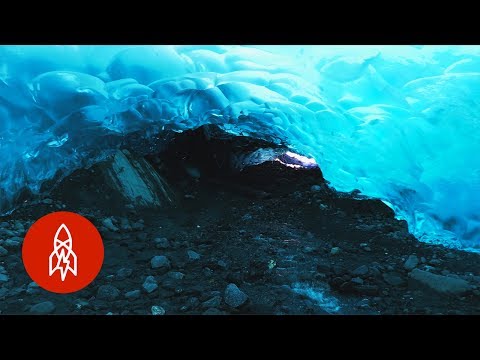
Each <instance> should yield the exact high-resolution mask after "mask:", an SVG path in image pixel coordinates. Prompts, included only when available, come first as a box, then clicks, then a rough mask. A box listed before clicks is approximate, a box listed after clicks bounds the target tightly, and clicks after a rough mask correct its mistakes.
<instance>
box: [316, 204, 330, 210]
mask: <svg viewBox="0 0 480 360" xmlns="http://www.w3.org/2000/svg"><path fill="white" fill-rule="evenodd" d="M318 207H319V208H320V210H327V209H328V206H327V205H325V204H319V205H318Z"/></svg>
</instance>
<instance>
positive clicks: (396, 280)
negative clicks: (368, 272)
mask: <svg viewBox="0 0 480 360" xmlns="http://www.w3.org/2000/svg"><path fill="white" fill-rule="evenodd" d="M383 280H385V282H386V283H387V284H389V285H392V286H403V285H405V284H406V281H405V279H403V278H402V277H401V275H400V274H398V273H395V272H388V273H385V274H383Z"/></svg>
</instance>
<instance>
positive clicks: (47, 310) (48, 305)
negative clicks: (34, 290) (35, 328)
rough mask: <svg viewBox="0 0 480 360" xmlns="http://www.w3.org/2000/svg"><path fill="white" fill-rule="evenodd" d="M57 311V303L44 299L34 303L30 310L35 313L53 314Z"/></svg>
mask: <svg viewBox="0 0 480 360" xmlns="http://www.w3.org/2000/svg"><path fill="white" fill-rule="evenodd" d="M54 311H55V304H54V303H53V302H51V301H44V302H41V303H38V304H35V305H33V306H32V307H31V308H30V312H31V313H34V314H51V313H52V312H54Z"/></svg>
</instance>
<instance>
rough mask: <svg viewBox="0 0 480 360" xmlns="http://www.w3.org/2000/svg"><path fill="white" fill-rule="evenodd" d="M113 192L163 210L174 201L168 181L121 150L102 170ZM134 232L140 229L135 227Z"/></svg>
mask: <svg viewBox="0 0 480 360" xmlns="http://www.w3.org/2000/svg"><path fill="white" fill-rule="evenodd" d="M100 170H101V172H102V173H103V175H104V177H105V180H106V184H107V185H108V186H109V187H110V188H111V190H112V192H115V193H117V194H118V195H119V196H121V197H123V198H125V200H126V202H127V203H131V204H135V205H136V206H138V207H160V206H163V205H166V204H170V203H172V202H173V199H174V196H173V192H172V191H171V190H170V188H169V186H168V185H167V183H166V182H165V180H164V179H163V178H162V177H161V176H160V175H159V174H158V172H156V171H155V169H154V168H153V167H152V165H150V164H149V163H148V161H146V160H145V159H144V158H143V157H141V156H137V155H134V154H133V153H131V152H129V151H128V150H125V149H124V150H118V151H117V152H116V153H115V155H114V156H113V158H112V159H111V160H110V161H107V162H105V163H104V164H102V166H101V167H100ZM132 228H133V229H136V230H143V228H142V229H139V228H138V227H136V226H135V224H133V225H132Z"/></svg>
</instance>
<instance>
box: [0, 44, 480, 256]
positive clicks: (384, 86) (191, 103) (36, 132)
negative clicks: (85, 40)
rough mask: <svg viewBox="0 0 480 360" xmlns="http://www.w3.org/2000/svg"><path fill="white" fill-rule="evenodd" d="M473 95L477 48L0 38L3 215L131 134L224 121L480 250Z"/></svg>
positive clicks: (477, 84)
mask: <svg viewBox="0 0 480 360" xmlns="http://www.w3.org/2000/svg"><path fill="white" fill-rule="evenodd" d="M478 99H480V47H475V46H469V47H464V46H259V47H245V46H244V47H242V46H1V47H0V213H2V212H6V211H9V210H11V209H12V208H13V207H14V205H15V203H16V202H17V201H18V199H19V196H20V194H21V193H22V191H23V189H25V188H28V189H30V190H31V191H33V192H39V191H40V190H41V185H42V184H43V183H44V182H45V180H48V179H52V178H53V177H54V176H55V175H57V176H60V177H61V176H64V175H66V174H68V173H70V172H71V171H73V170H75V169H77V168H79V167H82V166H87V165H89V164H91V163H92V162H94V161H96V160H98V159H101V158H103V157H104V156H106V155H107V154H108V153H109V152H110V151H111V150H112V149H114V148H115V147H116V146H118V145H119V144H120V142H121V139H122V137H123V136H124V135H125V134H128V133H132V132H136V131H139V132H143V133H144V134H151V133H154V132H156V131H162V130H164V129H170V130H174V131H183V130H185V129H190V128H195V127H197V126H200V125H202V124H206V123H216V124H220V125H222V126H224V128H225V129H226V130H227V131H231V132H235V133H244V134H250V135H252V136H257V137H262V138H268V139H276V140H278V141H284V142H286V143H287V144H288V145H289V146H290V147H291V149H292V150H293V151H296V152H298V153H301V154H304V155H308V156H312V157H314V158H315V159H316V161H317V162H318V163H319V164H320V166H321V168H322V170H323V172H324V175H325V177H326V178H327V180H329V181H330V182H331V184H332V185H333V186H334V187H335V188H336V189H338V190H341V191H351V190H353V189H359V190H360V191H361V192H362V193H363V194H365V195H369V196H374V197H379V198H381V199H382V200H384V201H385V202H386V203H387V204H389V205H390V206H391V207H392V208H393V209H394V210H395V212H396V214H397V216H398V217H399V218H403V219H406V220H407V222H408V224H409V228H410V231H412V232H413V233H414V234H415V235H416V236H417V237H419V238H420V239H422V240H424V241H430V242H440V243H442V244H444V245H446V246H459V247H463V248H470V249H473V248H477V249H478V248H480V157H479V156H478V153H479V152H480V128H479V127H480V102H479V100H478Z"/></svg>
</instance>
